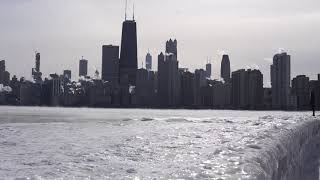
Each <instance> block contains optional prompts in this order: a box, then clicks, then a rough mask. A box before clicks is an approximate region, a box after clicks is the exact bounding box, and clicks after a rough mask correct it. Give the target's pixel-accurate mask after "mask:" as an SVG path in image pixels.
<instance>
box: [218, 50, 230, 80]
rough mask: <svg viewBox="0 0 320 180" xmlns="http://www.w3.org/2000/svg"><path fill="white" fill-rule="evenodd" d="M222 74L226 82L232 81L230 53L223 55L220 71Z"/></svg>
mask: <svg viewBox="0 0 320 180" xmlns="http://www.w3.org/2000/svg"><path fill="white" fill-rule="evenodd" d="M220 73H221V74H220V76H221V78H222V79H223V80H224V81H225V82H227V83H228V82H230V73H231V70H230V59H229V55H226V54H225V55H223V56H222V61H221V71H220Z"/></svg>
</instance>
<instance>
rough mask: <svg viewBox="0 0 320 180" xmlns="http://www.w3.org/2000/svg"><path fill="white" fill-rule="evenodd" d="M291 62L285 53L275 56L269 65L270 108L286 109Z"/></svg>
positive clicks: (288, 96)
mask: <svg viewBox="0 0 320 180" xmlns="http://www.w3.org/2000/svg"><path fill="white" fill-rule="evenodd" d="M290 81H291V61H290V55H288V54H287V53H285V52H284V53H280V54H276V55H275V56H274V57H273V64H272V65H271V86H272V107H273V108H274V109H287V107H288V103H289V98H290Z"/></svg>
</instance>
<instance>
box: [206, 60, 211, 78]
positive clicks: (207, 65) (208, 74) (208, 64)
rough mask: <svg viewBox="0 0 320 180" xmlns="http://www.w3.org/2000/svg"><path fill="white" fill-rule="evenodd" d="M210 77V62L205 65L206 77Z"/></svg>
mask: <svg viewBox="0 0 320 180" xmlns="http://www.w3.org/2000/svg"><path fill="white" fill-rule="evenodd" d="M211 75H212V65H211V63H210V62H208V63H207V64H206V77H207V78H211Z"/></svg>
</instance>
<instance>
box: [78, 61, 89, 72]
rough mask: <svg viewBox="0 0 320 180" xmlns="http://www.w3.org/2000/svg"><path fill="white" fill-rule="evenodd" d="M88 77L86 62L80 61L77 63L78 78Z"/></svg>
mask: <svg viewBox="0 0 320 180" xmlns="http://www.w3.org/2000/svg"><path fill="white" fill-rule="evenodd" d="M87 75H88V60H85V59H83V57H82V59H80V61H79V76H87Z"/></svg>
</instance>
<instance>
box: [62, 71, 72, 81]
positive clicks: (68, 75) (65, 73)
mask: <svg viewBox="0 0 320 180" xmlns="http://www.w3.org/2000/svg"><path fill="white" fill-rule="evenodd" d="M63 77H64V78H66V79H68V80H71V70H64V71H63Z"/></svg>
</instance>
